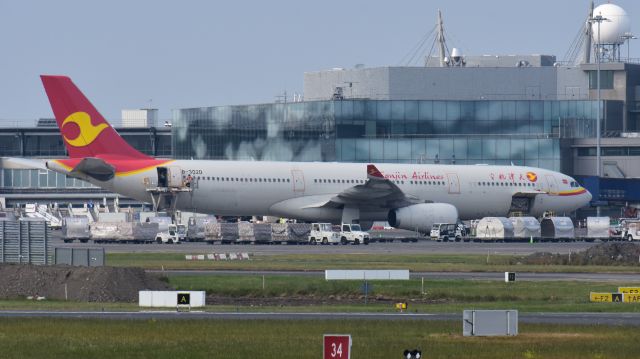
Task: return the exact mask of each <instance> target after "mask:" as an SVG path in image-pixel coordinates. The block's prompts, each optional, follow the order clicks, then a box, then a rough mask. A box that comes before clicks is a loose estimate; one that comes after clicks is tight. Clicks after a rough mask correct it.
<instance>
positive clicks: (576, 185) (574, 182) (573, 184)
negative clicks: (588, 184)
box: [570, 181, 580, 188]
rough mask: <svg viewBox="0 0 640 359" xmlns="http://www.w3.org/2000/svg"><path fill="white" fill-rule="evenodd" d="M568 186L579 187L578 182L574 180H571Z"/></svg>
mask: <svg viewBox="0 0 640 359" xmlns="http://www.w3.org/2000/svg"><path fill="white" fill-rule="evenodd" d="M570 186H571V187H573V188H578V187H580V185H579V184H578V182H576V181H571V183H570Z"/></svg>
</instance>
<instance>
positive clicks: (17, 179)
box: [0, 168, 98, 189]
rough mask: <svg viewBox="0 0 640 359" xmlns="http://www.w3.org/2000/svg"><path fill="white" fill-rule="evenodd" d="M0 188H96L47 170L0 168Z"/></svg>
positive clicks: (87, 183)
mask: <svg viewBox="0 0 640 359" xmlns="http://www.w3.org/2000/svg"><path fill="white" fill-rule="evenodd" d="M0 188H5V189H65V188H66V189H80V188H98V187H96V186H94V185H92V184H91V183H89V182H86V181H82V180H79V179H76V178H72V177H67V176H65V175H63V174H60V173H56V172H53V171H49V170H27V169H7V168H3V169H0Z"/></svg>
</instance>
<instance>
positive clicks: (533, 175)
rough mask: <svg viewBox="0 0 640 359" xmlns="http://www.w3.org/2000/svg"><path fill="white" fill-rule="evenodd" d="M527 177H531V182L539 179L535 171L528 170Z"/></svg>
mask: <svg viewBox="0 0 640 359" xmlns="http://www.w3.org/2000/svg"><path fill="white" fill-rule="evenodd" d="M527 179H529V181H531V182H535V181H537V180H538V175H536V174H535V173H533V172H527Z"/></svg>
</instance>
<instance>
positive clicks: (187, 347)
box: [0, 318, 640, 359]
mask: <svg viewBox="0 0 640 359" xmlns="http://www.w3.org/2000/svg"><path fill="white" fill-rule="evenodd" d="M0 324H1V325H0V357H1V358H7V359H11V358H52V359H56V358H64V359H71V358H159V359H163V358H167V359H175V358H234V359H235V358H263V359H270V358H319V357H321V355H322V336H323V334H325V333H346V334H351V336H352V339H353V347H352V358H400V357H401V355H402V352H403V351H404V350H405V349H413V348H416V347H420V348H421V349H422V352H423V355H424V357H425V358H430V359H431V358H478V359H484V358H491V359H501V358H508V359H511V358H526V359H535V358H551V359H554V358H562V359H574V358H575V359H585V358H616V359H625V358H637V357H638V353H639V352H640V344H639V343H640V332H639V331H638V330H637V327H624V326H620V327H617V326H614V327H603V326H574V325H571V326H569V325H566V326H565V325H541V324H521V325H520V334H519V335H518V336H515V337H494V338H492V337H486V338H479V337H477V338H470V337H462V336H461V331H462V330H461V323H460V322H458V321H454V322H447V321H375V320H371V321H370V320H351V321H325V320H300V321H284V320H283V321H280V320H272V321H263V320H255V321H243V320H236V321H229V320H225V321H222V320H193V321H187V320H177V321H173V320H162V321H155V320H149V321H142V320H140V321H137V320H91V319H87V320H83V319H42V318H39V319H23V318H20V319H3V320H2V322H1V323H0Z"/></svg>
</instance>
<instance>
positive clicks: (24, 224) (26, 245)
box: [0, 218, 51, 265]
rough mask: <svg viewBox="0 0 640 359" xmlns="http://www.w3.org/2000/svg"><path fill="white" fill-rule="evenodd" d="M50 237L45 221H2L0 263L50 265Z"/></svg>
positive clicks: (0, 223)
mask: <svg viewBox="0 0 640 359" xmlns="http://www.w3.org/2000/svg"><path fill="white" fill-rule="evenodd" d="M49 237H50V234H49V226H48V225H47V222H46V221H44V220H41V219H24V218H23V219H21V220H18V221H15V220H0V263H30V264H45V265H46V264H50V263H51V259H50V257H51V248H50V238H49Z"/></svg>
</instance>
